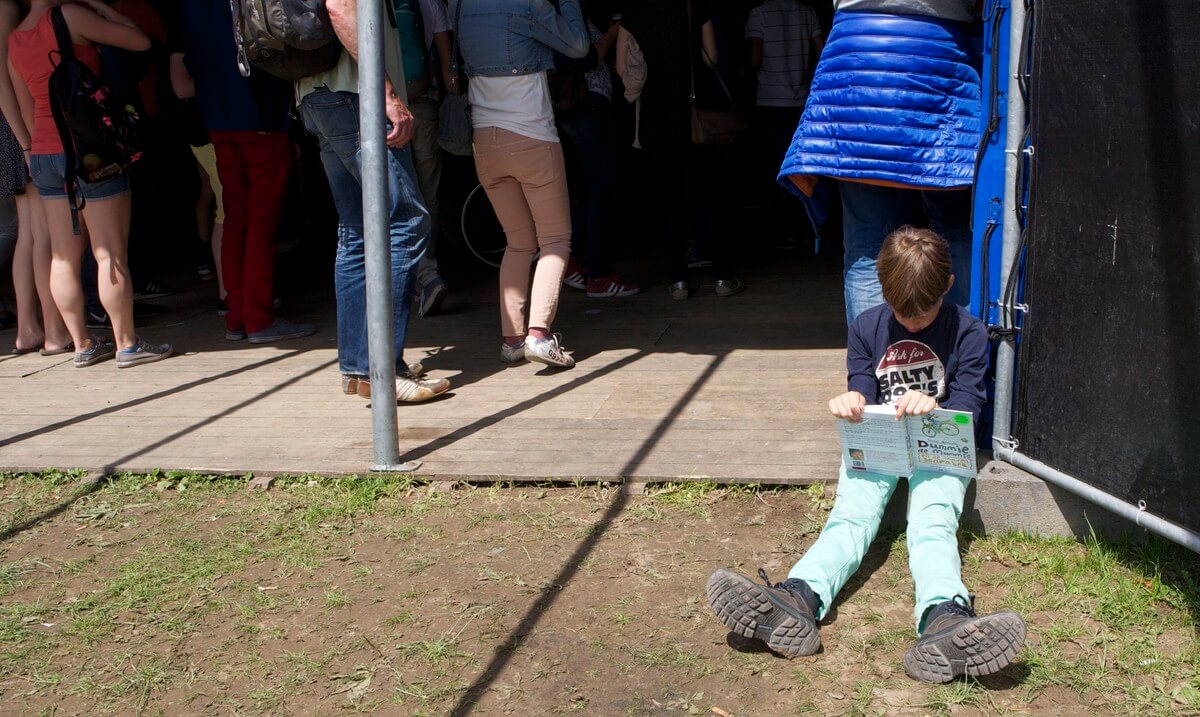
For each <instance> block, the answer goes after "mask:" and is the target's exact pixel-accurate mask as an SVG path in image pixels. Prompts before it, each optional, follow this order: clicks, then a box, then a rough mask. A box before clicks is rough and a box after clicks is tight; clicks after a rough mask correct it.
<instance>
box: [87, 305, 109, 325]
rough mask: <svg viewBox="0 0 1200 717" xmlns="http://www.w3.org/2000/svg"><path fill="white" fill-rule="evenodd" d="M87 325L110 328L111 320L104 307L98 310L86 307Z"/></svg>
mask: <svg viewBox="0 0 1200 717" xmlns="http://www.w3.org/2000/svg"><path fill="white" fill-rule="evenodd" d="M87 327H88V328H89V329H111V328H112V320H111V319H109V318H108V312H107V311H105V310H104V309H100V310H98V311H93V310H91V309H88V312H87Z"/></svg>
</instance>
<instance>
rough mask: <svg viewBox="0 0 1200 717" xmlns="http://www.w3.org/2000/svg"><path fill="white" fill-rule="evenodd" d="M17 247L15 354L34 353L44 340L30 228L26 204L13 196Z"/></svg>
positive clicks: (15, 268)
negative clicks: (31, 351)
mask: <svg viewBox="0 0 1200 717" xmlns="http://www.w3.org/2000/svg"><path fill="white" fill-rule="evenodd" d="M16 205H17V246H16V248H15V249H13V258H12V282H13V293H15V294H16V296H17V346H16V348H17V349H19V350H25V349H35V348H37V347H39V346H41V345H42V343H43V342H44V341H45V340H46V336H45V334H44V333H43V331H42V320H41V319H40V318H38V309H37V307H38V294H37V284H36V283H35V281H34V268H33V228H32V227H31V226H30V224H29V202H28V201H27V200H26V199H25V197H23V196H21V195H17V197H16Z"/></svg>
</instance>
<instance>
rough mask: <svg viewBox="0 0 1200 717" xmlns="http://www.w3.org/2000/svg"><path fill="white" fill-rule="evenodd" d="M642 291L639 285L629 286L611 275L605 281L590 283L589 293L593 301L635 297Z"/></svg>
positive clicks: (598, 280)
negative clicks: (615, 297) (616, 297)
mask: <svg viewBox="0 0 1200 717" xmlns="http://www.w3.org/2000/svg"><path fill="white" fill-rule="evenodd" d="M639 291H641V288H640V287H639V286H638V285H637V284H629V283H626V282H624V281H621V280H620V279H618V278H617V275H616V274H611V275H609V276H606V277H604V278H603V279H592V280H590V281H588V284H587V293H588V296H590V297H591V298H593V299H608V298H612V297H614V296H633V295H634V294H636V293H638V292H639Z"/></svg>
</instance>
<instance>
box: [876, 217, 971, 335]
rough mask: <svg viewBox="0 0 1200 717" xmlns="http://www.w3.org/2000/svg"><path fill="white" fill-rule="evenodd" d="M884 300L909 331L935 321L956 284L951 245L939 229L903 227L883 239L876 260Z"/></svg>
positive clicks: (918, 329) (919, 328)
mask: <svg viewBox="0 0 1200 717" xmlns="http://www.w3.org/2000/svg"><path fill="white" fill-rule="evenodd" d="M875 267H876V270H877V271H878V272H879V283H880V285H881V286H882V287H883V299H884V301H886V302H887V303H888V306H890V307H891V309H892V313H894V314H895V315H896V320H897V321H899V322H900V323H901V324H902V325H903V326H904V327H905V328H906V329H908V330H909V331H914V332H916V331H920V330H921V329H923V328H925V327H927V326H929V325H930V324H931V323H933V320H934V319H935V318H937V312H938V310H939V309H941V308H942V297H943V296H945V295H946V292H948V291H950V287H951V286H953V285H954V274H952V273H951V264H950V245H949V244H947V243H946V240H945V239H943V238H942V237H941V236H939V235H938V233H937V232H934V231H931V230H929V229H917V228H916V227H911V226H903V227H900V228H899V229H897V230H896V231H894V232H892V233H891V234H889V235H888V236H887V239H884V240H883V247H882V248H881V249H880V250H879V257H878V258H877V259H876V260H875Z"/></svg>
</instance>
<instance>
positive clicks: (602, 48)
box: [596, 22, 621, 63]
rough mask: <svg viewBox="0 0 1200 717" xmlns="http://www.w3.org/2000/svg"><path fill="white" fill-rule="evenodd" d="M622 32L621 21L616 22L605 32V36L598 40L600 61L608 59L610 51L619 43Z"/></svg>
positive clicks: (597, 46)
mask: <svg viewBox="0 0 1200 717" xmlns="http://www.w3.org/2000/svg"><path fill="white" fill-rule="evenodd" d="M620 32H621V23H619V22H614V23H613V24H612V25H610V26H609V28H608V32H606V33H604V37H602V38H600V39H599V40H598V41H596V54H598V55H599V56H600V62H601V63H604V62H607V61H608V53H609V51H610V50H612V49H613V45H615V44H616V43H617V37H618V35H619V34H620Z"/></svg>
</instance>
